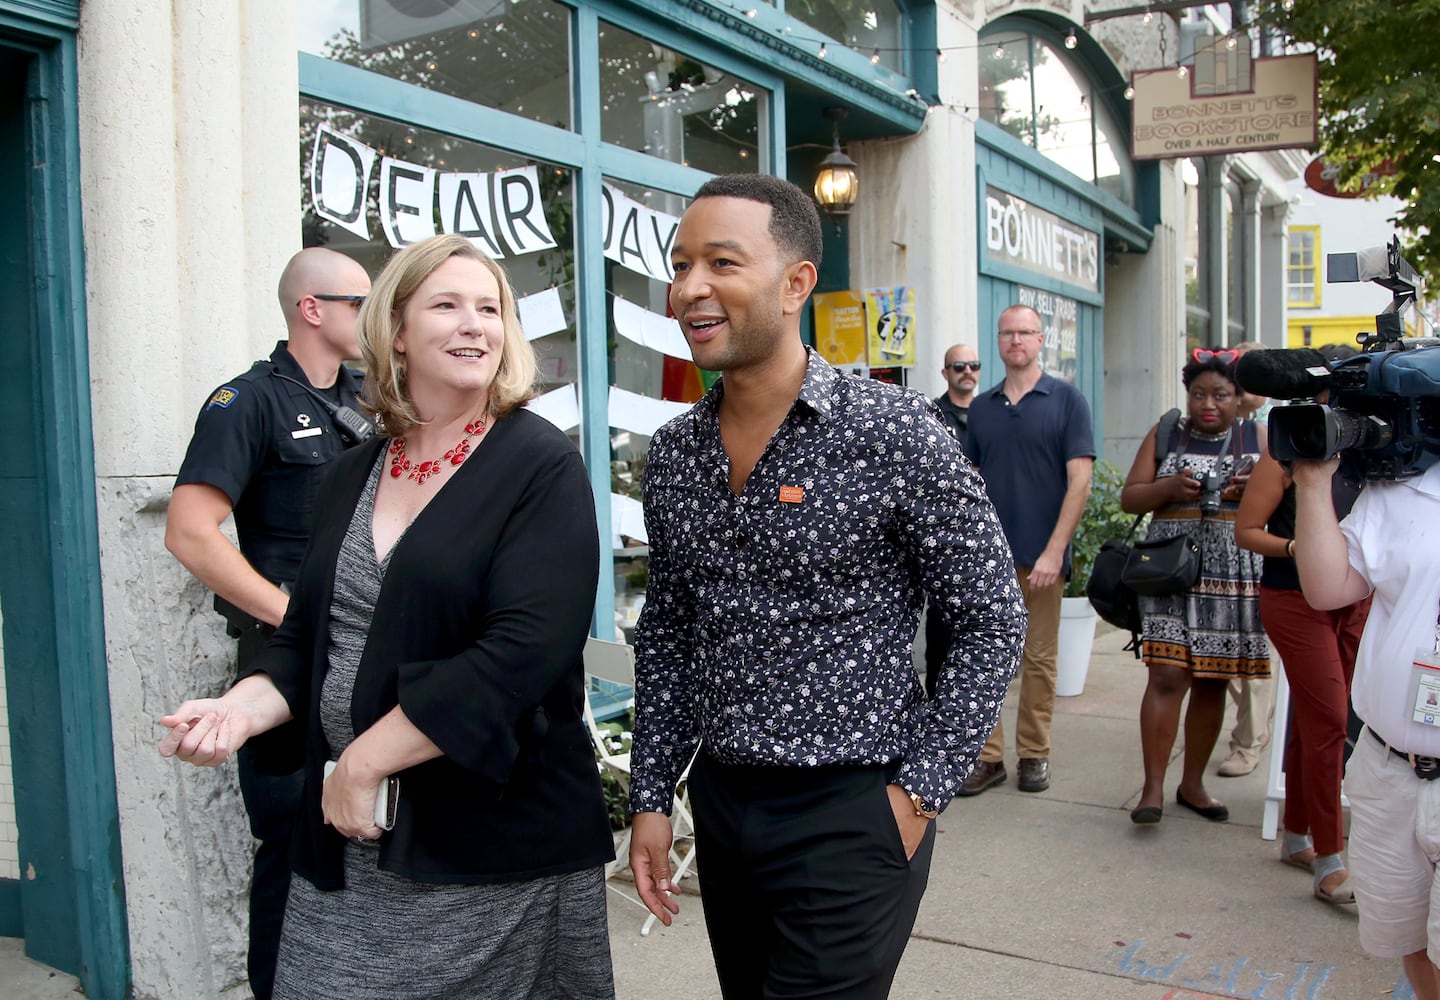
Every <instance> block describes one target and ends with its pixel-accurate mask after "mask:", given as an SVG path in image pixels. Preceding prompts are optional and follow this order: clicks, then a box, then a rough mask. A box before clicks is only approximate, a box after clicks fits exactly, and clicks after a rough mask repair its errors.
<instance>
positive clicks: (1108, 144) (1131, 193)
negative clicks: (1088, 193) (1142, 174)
mask: <svg viewBox="0 0 1440 1000" xmlns="http://www.w3.org/2000/svg"><path fill="white" fill-rule="evenodd" d="M1129 148H1130V136H1129V134H1128V133H1127V131H1126V130H1125V128H1124V127H1122V126H1121V125H1120V123H1119V122H1117V121H1116V120H1115V116H1114V115H1112V114H1111V113H1110V111H1109V109H1107V108H1106V107H1105V105H1104V104H1103V103H1102V104H1100V105H1099V106H1098V107H1096V108H1095V183H1096V185H1098V186H1099V188H1100V190H1102V191H1106V192H1109V193H1110V194H1111V195H1113V196H1114V197H1116V198H1119V199H1120V200H1121V201H1123V202H1124V203H1125V204H1127V205H1133V204H1134V203H1135V164H1134V163H1132V162H1131V161H1130V157H1129V156H1128V155H1127V152H1126V151H1127V150H1129Z"/></svg>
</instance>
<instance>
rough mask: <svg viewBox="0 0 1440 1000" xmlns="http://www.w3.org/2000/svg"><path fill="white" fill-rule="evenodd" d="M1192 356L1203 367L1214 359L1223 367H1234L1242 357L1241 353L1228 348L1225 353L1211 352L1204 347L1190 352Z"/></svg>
mask: <svg viewBox="0 0 1440 1000" xmlns="http://www.w3.org/2000/svg"><path fill="white" fill-rule="evenodd" d="M1190 356H1191V357H1192V358H1194V359H1195V360H1196V361H1198V362H1200V363H1201V364H1202V365H1203V364H1204V363H1205V362H1207V361H1210V360H1212V359H1213V360H1216V361H1219V362H1220V363H1221V364H1222V365H1233V364H1234V363H1235V362H1236V360H1237V359H1238V358H1239V357H1240V352H1239V351H1236V350H1233V349H1228V348H1227V349H1226V350H1223V351H1210V350H1206V349H1205V348H1203V347H1197V348H1195V350H1193V351H1191V352H1190Z"/></svg>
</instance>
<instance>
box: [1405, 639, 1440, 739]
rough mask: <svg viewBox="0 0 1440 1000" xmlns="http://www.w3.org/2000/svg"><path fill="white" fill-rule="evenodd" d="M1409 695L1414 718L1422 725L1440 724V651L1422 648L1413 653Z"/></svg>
mask: <svg viewBox="0 0 1440 1000" xmlns="http://www.w3.org/2000/svg"><path fill="white" fill-rule="evenodd" d="M1410 697H1411V698H1413V699H1414V701H1413V704H1414V706H1415V715H1414V719H1415V721H1416V722H1418V723H1420V724H1421V725H1422V726H1440V653H1436V652H1435V651H1434V650H1429V649H1422V650H1418V651H1417V652H1416V653H1415V663H1414V665H1413V666H1412V668H1411V672H1410Z"/></svg>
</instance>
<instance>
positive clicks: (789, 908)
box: [690, 750, 935, 1000]
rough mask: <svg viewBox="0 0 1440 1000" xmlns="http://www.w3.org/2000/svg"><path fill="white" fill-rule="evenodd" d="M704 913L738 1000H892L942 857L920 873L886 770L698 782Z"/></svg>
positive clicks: (702, 778)
mask: <svg viewBox="0 0 1440 1000" xmlns="http://www.w3.org/2000/svg"><path fill="white" fill-rule="evenodd" d="M690 801H691V804H692V806H693V808H694V812H695V838H696V843H695V847H696V850H697V851H699V855H698V857H699V866H698V867H699V869H700V873H701V875H700V878H701V894H700V900H701V903H702V904H703V906H704V910H705V924H706V928H707V929H708V931H709V935H710V949H711V951H712V952H713V953H714V956H715V969H716V972H717V973H718V974H719V978H720V990H721V992H722V993H723V994H724V995H725V997H726V998H727V1000H757V998H766V1000H769V998H777V1000H778V998H782V997H783V998H787V1000H792V998H801V997H804V998H819V997H830V998H839V997H844V998H846V1000H883V998H884V997H887V996H888V995H889V993H890V984H891V981H892V980H893V979H894V978H895V970H896V968H897V967H898V966H899V964H900V957H901V955H902V954H904V951H905V945H906V944H907V943H908V941H909V937H910V929H911V928H912V927H913V926H914V924H915V914H916V912H917V911H918V910H919V908H920V897H921V896H923V895H924V894H925V884H926V882H927V880H928V879H929V876H930V857H931V853H932V852H933V850H934V846H935V829H934V824H931V827H930V829H929V830H927V831H926V833H925V838H924V840H922V841H921V843H920V847H919V848H918V849H917V850H916V852H915V857H914V858H912V859H910V860H909V861H907V860H906V858H905V846H904V844H903V842H902V841H901V839H900V828H899V827H898V826H896V824H895V813H894V811H893V809H892V808H891V806H890V797H889V794H888V793H887V792H886V778H885V769H884V768H882V767H842V766H836V767H815V768H782V767H733V766H729V765H725V764H720V763H718V762H716V761H714V760H713V759H711V758H709V757H707V756H706V755H705V754H704V752H703V750H702V752H701V754H700V757H699V758H698V759H697V760H696V762H695V764H694V766H693V767H692V768H691V770H690Z"/></svg>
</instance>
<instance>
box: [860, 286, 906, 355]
mask: <svg viewBox="0 0 1440 1000" xmlns="http://www.w3.org/2000/svg"><path fill="white" fill-rule="evenodd" d="M865 325H866V326H867V327H868V328H869V331H870V338H869V339H870V365H871V367H875V368H882V367H885V366H887V365H900V366H902V367H906V368H909V367H914V365H915V289H914V288H912V287H910V286H909V285H896V286H895V287H894V288H867V289H865Z"/></svg>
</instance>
